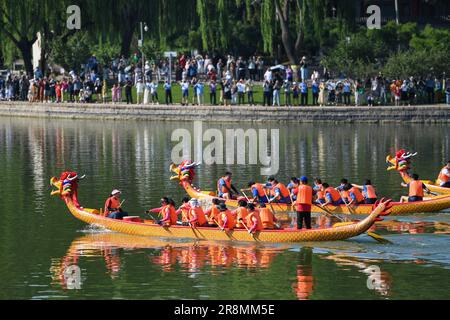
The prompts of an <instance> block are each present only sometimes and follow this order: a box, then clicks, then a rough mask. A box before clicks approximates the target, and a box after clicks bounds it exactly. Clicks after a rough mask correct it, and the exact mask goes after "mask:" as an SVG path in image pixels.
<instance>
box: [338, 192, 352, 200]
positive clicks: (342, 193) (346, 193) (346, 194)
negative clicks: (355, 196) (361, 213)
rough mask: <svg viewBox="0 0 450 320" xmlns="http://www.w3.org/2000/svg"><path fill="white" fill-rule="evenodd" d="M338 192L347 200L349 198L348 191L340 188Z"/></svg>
mask: <svg viewBox="0 0 450 320" xmlns="http://www.w3.org/2000/svg"><path fill="white" fill-rule="evenodd" d="M338 193H339V191H338ZM340 194H341V195H342V198H344V199H347V200H348V199H350V193H349V192H348V191H345V190H342V191H341V192H340Z"/></svg>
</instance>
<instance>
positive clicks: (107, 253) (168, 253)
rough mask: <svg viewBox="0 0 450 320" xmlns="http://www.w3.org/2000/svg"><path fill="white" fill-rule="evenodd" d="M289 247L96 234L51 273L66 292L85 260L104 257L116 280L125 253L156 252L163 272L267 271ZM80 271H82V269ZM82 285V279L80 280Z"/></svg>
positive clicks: (56, 261)
mask: <svg viewBox="0 0 450 320" xmlns="http://www.w3.org/2000/svg"><path fill="white" fill-rule="evenodd" d="M287 248H288V246H286V245H284V246H260V245H258V244H248V243H241V244H239V243H233V244H231V243H226V242H225V243H219V242H209V241H201V242H195V241H189V242H175V241H169V240H161V239H158V238H148V237H138V236H129V235H124V234H118V233H110V232H106V233H93V234H88V235H85V236H83V237H81V238H78V239H76V240H74V241H73V242H72V244H71V246H70V248H69V249H68V250H67V253H66V255H65V256H64V257H63V258H61V259H54V260H52V266H51V268H50V271H51V273H52V279H53V283H54V284H55V283H58V284H59V285H61V286H62V287H63V288H64V289H73V285H71V282H73V281H75V280H74V278H73V277H74V276H75V275H68V272H69V273H70V272H72V271H71V270H74V269H75V270H76V268H78V263H79V260H80V258H81V257H84V258H89V257H102V258H103V259H104V262H105V266H106V270H107V272H108V274H109V275H110V276H111V278H112V279H115V278H117V277H118V274H119V272H120V271H121V269H122V262H121V254H122V253H123V249H125V250H130V249H131V250H133V249H135V250H138V249H154V250H156V255H155V254H154V253H152V255H149V258H148V259H149V262H150V263H151V264H153V265H158V266H160V267H161V269H162V271H163V272H173V271H174V270H175V267H176V266H177V265H178V266H180V267H181V269H178V268H177V270H180V271H181V272H187V273H195V272H200V271H201V270H202V268H204V267H206V266H208V267H209V268H210V269H211V270H208V272H209V273H215V272H221V270H223V269H227V268H245V269H257V270H258V269H267V268H269V266H270V264H271V263H272V261H273V259H274V258H275V256H276V255H277V254H279V253H282V252H283V251H284V250H286V249H287ZM78 270H79V268H78ZM78 280H79V282H81V283H82V281H81V280H82V279H78Z"/></svg>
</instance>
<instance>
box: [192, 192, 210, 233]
mask: <svg viewBox="0 0 450 320" xmlns="http://www.w3.org/2000/svg"><path fill="white" fill-rule="evenodd" d="M189 205H190V207H191V208H190V209H189V213H188V219H189V220H188V222H189V224H191V225H196V226H198V227H206V226H207V225H208V220H207V219H206V216H205V213H204V212H203V209H202V206H201V205H200V203H199V202H198V200H197V199H191V200H190V201H189Z"/></svg>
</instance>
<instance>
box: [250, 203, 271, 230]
mask: <svg viewBox="0 0 450 320" xmlns="http://www.w3.org/2000/svg"><path fill="white" fill-rule="evenodd" d="M251 205H252V204H249V205H248V206H247V208H248V210H250V211H251V210H252V209H253V208H254V205H252V206H253V207H251ZM259 217H260V218H261V223H262V225H263V227H264V229H266V230H273V229H275V227H276V225H275V222H277V218H276V217H275V215H274V214H273V213H272V211H271V210H269V209H268V208H267V207H266V205H265V204H264V203H261V204H260V205H259Z"/></svg>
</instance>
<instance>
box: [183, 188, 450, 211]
mask: <svg viewBox="0 0 450 320" xmlns="http://www.w3.org/2000/svg"><path fill="white" fill-rule="evenodd" d="M181 185H182V186H183V188H184V189H185V190H186V192H187V194H188V195H189V196H190V197H191V198H197V199H204V201H205V202H208V203H211V200H212V199H213V198H216V197H215V196H213V195H212V193H209V192H202V191H201V190H199V189H196V188H194V187H193V186H192V185H191V184H190V183H189V182H186V181H183V182H181ZM222 200H224V201H225V203H226V204H227V206H229V207H231V208H237V207H238V201H237V200H226V199H222ZM267 206H269V205H267ZM272 207H273V210H274V211H275V212H276V213H285V212H293V211H295V210H294V209H295V208H293V206H292V205H290V204H281V203H272ZM447 208H450V195H449V196H439V197H435V198H433V199H430V200H425V201H419V202H412V203H400V202H393V203H392V213H391V215H408V214H414V213H426V212H439V211H442V210H445V209H447ZM326 210H327V211H325V210H324V209H323V208H322V207H320V206H315V205H313V206H312V208H311V212H314V213H324V214H325V213H332V214H348V215H368V214H370V213H371V212H372V205H370V204H362V205H358V206H352V207H347V206H346V205H341V206H327V207H326Z"/></svg>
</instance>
